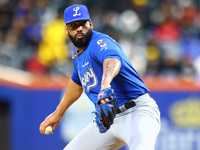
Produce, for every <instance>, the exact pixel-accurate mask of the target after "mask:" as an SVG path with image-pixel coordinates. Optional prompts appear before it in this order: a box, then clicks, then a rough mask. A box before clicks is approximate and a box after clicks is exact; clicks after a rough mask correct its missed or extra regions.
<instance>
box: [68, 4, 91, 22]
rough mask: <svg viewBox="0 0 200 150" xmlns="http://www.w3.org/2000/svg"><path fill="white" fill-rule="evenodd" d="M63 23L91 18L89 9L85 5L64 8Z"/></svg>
mask: <svg viewBox="0 0 200 150" xmlns="http://www.w3.org/2000/svg"><path fill="white" fill-rule="evenodd" d="M64 20H65V23H66V24H67V23H70V22H74V21H80V20H91V19H90V15H89V11H88V9H87V7H86V6H85V5H77V4H75V5H72V6H69V7H67V8H66V9H65V11H64Z"/></svg>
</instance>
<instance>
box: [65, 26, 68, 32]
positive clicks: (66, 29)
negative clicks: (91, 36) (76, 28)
mask: <svg viewBox="0 0 200 150" xmlns="http://www.w3.org/2000/svg"><path fill="white" fill-rule="evenodd" d="M64 30H65V33H66V34H68V28H67V25H65V28H64Z"/></svg>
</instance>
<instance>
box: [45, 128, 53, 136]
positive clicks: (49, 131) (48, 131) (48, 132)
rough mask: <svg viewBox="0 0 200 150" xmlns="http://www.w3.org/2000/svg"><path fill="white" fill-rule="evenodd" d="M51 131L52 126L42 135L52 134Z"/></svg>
mask: <svg viewBox="0 0 200 150" xmlns="http://www.w3.org/2000/svg"><path fill="white" fill-rule="evenodd" d="M52 131H53V129H52V126H48V127H46V129H45V131H44V134H46V135H49V134H51V133H52Z"/></svg>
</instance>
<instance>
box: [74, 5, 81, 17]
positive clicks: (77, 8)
mask: <svg viewBox="0 0 200 150" xmlns="http://www.w3.org/2000/svg"><path fill="white" fill-rule="evenodd" d="M79 9H80V7H74V8H73V11H75V14H73V16H74V17H76V16H80V15H81V13H78V10H79Z"/></svg>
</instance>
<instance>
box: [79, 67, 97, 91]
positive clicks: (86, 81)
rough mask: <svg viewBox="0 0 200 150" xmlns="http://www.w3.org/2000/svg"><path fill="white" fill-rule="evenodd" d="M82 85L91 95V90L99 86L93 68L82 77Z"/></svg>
mask: <svg viewBox="0 0 200 150" xmlns="http://www.w3.org/2000/svg"><path fill="white" fill-rule="evenodd" d="M92 79H93V80H92ZM81 83H82V86H83V87H84V88H85V90H86V91H87V93H89V91H90V89H91V88H93V87H95V86H97V83H98V80H97V77H96V75H95V72H94V70H93V69H92V67H90V68H89V70H88V71H86V72H85V73H84V75H83V76H82V77H81Z"/></svg>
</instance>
